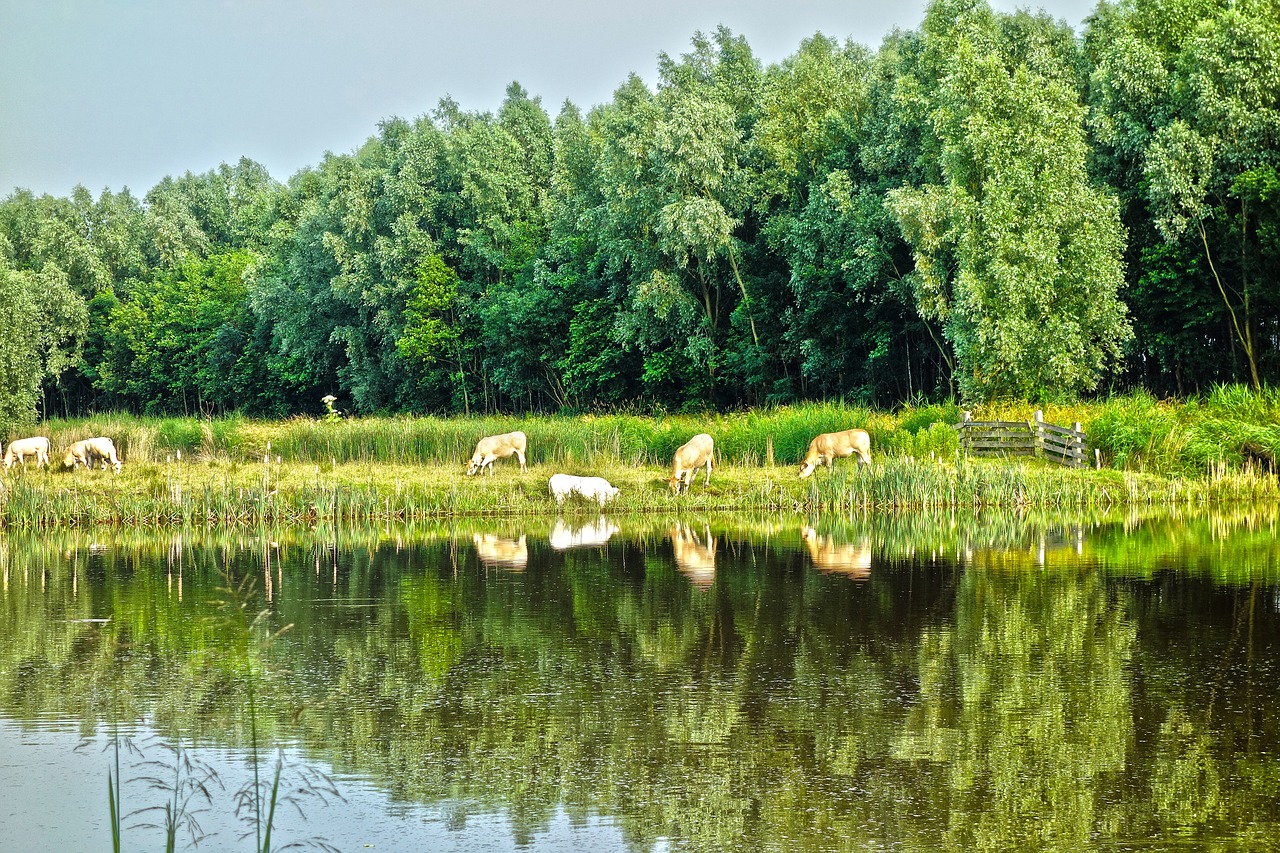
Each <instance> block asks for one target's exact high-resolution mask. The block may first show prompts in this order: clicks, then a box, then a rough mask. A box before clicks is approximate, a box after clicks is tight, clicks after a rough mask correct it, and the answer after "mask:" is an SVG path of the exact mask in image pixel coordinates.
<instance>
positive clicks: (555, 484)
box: [4, 429, 871, 509]
mask: <svg viewBox="0 0 1280 853" xmlns="http://www.w3.org/2000/svg"><path fill="white" fill-rule="evenodd" d="M528 448H529V438H528V436H526V435H525V434H524V433H523V432H520V431H519V430H516V431H515V432H507V433H503V434H502V435H490V436H486V437H484V438H482V439H480V441H479V442H477V443H476V450H475V453H473V454H472V455H471V461H470V462H469V463H468V464H467V476H469V477H470V476H473V475H475V474H484V473H488V474H490V475H492V474H493V463H494V462H496V461H498V460H499V459H507V458H510V457H512V456H514V457H516V460H517V461H518V462H519V463H520V470H521V471H524V470H526V460H525V453H526V452H527V451H528ZM50 449H51V443H50V441H49V439H48V438H46V437H44V436H35V437H33V438H19V439H16V440H14V441H12V442H10V443H9V447H8V449H7V450H6V451H5V454H4V467H5V470H8V469H10V468H12V467H13V465H14V463H15V462H16V463H18V464H19V465H21V466H22V468H23V469H24V470H25V469H26V467H27V459H28V458H29V457H30V458H32V459H34V461H35V465H36V467H37V468H42V467H44V466H46V465H48V464H49V451H50ZM715 449H716V445H715V440H714V439H713V438H712V437H711V436H709V435H707V434H706V433H705V432H700V433H698V434H697V435H695V436H694V437H693V438H691V439H689V440H688V441H686V442H685V443H684V444H682V445H681V446H680V447H679V449H677V450H676V452H675V457H674V458H673V459H672V461H671V476H670V477H668V478H667V483H668V484H669V485H670V486H671V489H672V490H673V491H674V492H675V493H676V494H682V493H684V492H687V491H688V490H689V487H690V486H691V485H693V481H694V479H695V478H696V477H697V474H698V471H700V470H702V469H703V468H705V469H706V472H707V476H706V480H705V481H704V485H710V483H711V467H712V465H713V464H714V460H715ZM850 456H857V457H858V462H859V464H863V465H869V464H871V437H870V436H869V435H867V432H866V430H861V429H847V430H843V431H841V432H827V433H823V434H822V435H819V436H817V437H816V438H814V439H813V441H811V442H809V450H808V452H806V453H805V456H804V460H803V461H802V462H801V464H800V477H801V478H802V479H803V478H805V477H808V476H809V475H810V474H812V473H813V472H814V469H816V468H817V467H818V466H819V465H826V466H827V467H828V468H830V467H832V466H833V465H834V464H835V461H836V460H837V459H847V458H848V457H850ZM62 463H63V464H64V465H65V466H66V467H68V468H71V469H73V470H74V469H75V468H77V467H79V466H81V465H83V466H84V467H85V468H87V469H89V470H93V469H94V468H96V467H97V466H98V464H99V463H101V465H102V467H103V468H104V469H105V468H107V467H108V466H110V467H113V468H115V471H116V473H117V474H119V473H120V468H121V464H120V459H119V457H118V456H117V455H116V446H115V443H114V442H113V441H112V440H111V439H110V438H106V437H105V436H102V437H98V438H86V439H83V440H81V441H77V442H75V443H74V444H72V445H71V446H70V447H68V448H67V452H66V455H65V456H64V457H63V460H62ZM547 485H548V486H549V488H550V489H551V495H552V497H554V498H555V500H556V505H557V506H563V505H564V502H565V500H566V499H567V498H569V497H570V496H572V495H577V496H579V497H581V498H583V499H585V500H589V501H595V502H597V503H598V504H600V507H601V508H602V509H603V508H604V505H605V504H606V503H608V502H609V501H611V500H613V499H614V498H616V497H617V496H618V489H617V488H615V487H614V486H612V485H610V483H609V481H608V480H606V479H604V478H603V477H582V476H578V475H576V474H552V475H551V479H550V480H549V481H548V483H547Z"/></svg>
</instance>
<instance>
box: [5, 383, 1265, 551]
mask: <svg viewBox="0 0 1280 853" xmlns="http://www.w3.org/2000/svg"><path fill="white" fill-rule="evenodd" d="M1031 408H1032V407H1031V406H1029V405H1026V404H1021V405H1014V404H1000V405H993V406H987V407H983V408H976V409H974V417H975V418H977V419H990V418H999V419H1025V418H1026V417H1028V416H1029V415H1030V412H1031ZM960 416H961V409H960V407H959V406H956V405H951V404H947V405H929V406H921V407H914V408H908V409H903V410H901V411H898V412H880V411H874V410H870V409H865V408H859V407H854V406H846V405H843V404H838V403H828V404H814V405H807V406H797V407H784V408H773V409H764V410H758V411H751V412H739V413H729V414H714V415H705V416H696V415H676V416H655V417H642V416H638V415H630V414H612V415H584V416H580V417H568V416H547V417H525V418H517V417H499V416H488V417H470V418H462V417H459V418H436V417H387V418H344V419H342V420H340V421H338V422H336V423H326V422H321V421H317V420H308V419H303V418H295V419H291V420H286V421H255V420H250V419H245V418H239V417H233V418H227V419H224V420H217V421H209V420H201V419H196V418H164V419H156V418H137V417H132V416H127V415H109V416H99V417H95V418H92V419H88V420H80V421H50V422H47V423H45V424H42V425H41V428H39V429H36V430H33V431H31V433H29V434H36V433H38V434H43V435H48V436H50V438H51V439H52V440H53V443H54V445H55V454H54V456H55V459H54V464H53V466H52V468H51V470H48V471H36V470H30V469H29V470H26V471H20V470H17V469H15V470H13V471H10V472H8V473H7V474H6V475H5V477H4V479H3V482H4V488H3V491H2V492H0V523H3V524H4V525H5V526H8V527H28V528H51V527H55V526H59V525H61V526H93V525H100V524H111V525H117V526H134V525H138V526H156V525H158V526H169V525H190V524H197V525H204V526H208V525H228V524H230V525H241V524H245V523H254V524H257V523H264V522H268V523H276V522H283V523H307V524H312V523H316V522H319V521H324V520H332V521H344V522H345V521H378V520H402V521H408V520H413V519H430V518H444V517H459V516H502V515H512V516H532V515H544V514H549V513H554V512H555V504H554V502H553V501H552V500H551V498H550V496H549V495H548V493H547V485H546V483H547V478H548V477H550V475H551V474H553V473H557V472H565V473H576V474H594V475H599V476H604V477H606V478H607V479H609V480H610V482H612V483H613V485H615V486H618V487H619V488H620V489H621V494H620V496H619V498H618V500H617V501H616V502H615V503H614V504H613V505H611V511H612V512H620V513H647V512H654V511H670V510H672V509H673V508H675V509H680V508H690V509H696V510H699V511H716V512H719V511H726V512H738V511H753V512H764V513H772V512H813V511H819V512H825V511H836V510H838V511H848V510H864V511H865V510H908V509H912V508H953V507H965V508H988V507H1007V508H1025V507H1045V508H1066V507H1070V508H1075V509H1083V508H1105V507H1110V506H1129V505H1156V504H1168V505H1202V504H1211V503H1222V502H1232V501H1260V500H1275V499H1276V498H1277V497H1278V496H1280V495H1278V492H1277V489H1278V486H1277V478H1276V477H1275V476H1274V474H1273V473H1272V471H1271V470H1270V469H1269V468H1268V467H1267V466H1266V462H1265V461H1264V460H1266V459H1267V458H1268V456H1270V458H1275V456H1277V455H1280V394H1278V393H1276V392H1272V391H1263V392H1257V393H1255V392H1252V391H1249V390H1247V389H1241V388H1238V387H1235V386H1231V387H1223V388H1219V389H1215V391H1214V392H1213V393H1211V394H1210V395H1208V396H1207V397H1205V398H1203V399H1194V400H1190V401H1187V402H1184V403H1178V404H1174V403H1169V402H1162V401H1157V400H1154V399H1153V398H1151V397H1150V396H1148V395H1144V394H1134V395H1129V396H1126V397H1118V398H1113V399H1109V400H1104V401H1100V402H1095V403H1088V404H1074V405H1071V406H1057V407H1049V408H1047V409H1046V410H1045V418H1046V420H1048V421H1050V422H1053V423H1060V424H1070V423H1073V422H1075V421H1079V422H1081V423H1083V424H1084V426H1085V431H1086V433H1087V434H1088V436H1089V441H1090V446H1091V447H1097V448H1099V449H1100V450H1101V451H1102V455H1103V459H1104V462H1105V463H1106V464H1105V467H1104V469H1103V470H1100V471H1071V470H1067V469H1063V468H1060V467H1057V466H1055V465H1053V464H1052V463H1047V462H1043V461H1039V460H1022V461H1007V462H1006V461H999V460H980V459H963V458H961V457H960V456H959V455H958V453H957V446H958V443H957V437H956V432H955V430H954V429H953V424H954V423H955V422H956V421H958V420H959V419H960ZM849 427H862V428H865V429H866V430H868V432H870V433H871V437H872V455H873V459H874V464H873V465H872V466H871V467H870V468H866V469H859V468H857V467H856V466H854V465H853V464H852V463H851V462H850V461H848V460H842V461H841V462H839V463H837V465H836V467H835V468H834V469H832V470H826V469H820V470H819V471H818V472H817V473H816V474H815V476H814V477H812V478H810V479H808V480H803V481H802V480H799V479H798V478H797V476H796V473H797V470H798V463H799V460H800V458H801V456H802V455H803V454H804V450H805V448H806V447H807V445H808V442H809V440H810V439H811V438H812V437H813V436H814V435H817V434H818V433H821V432H831V431H834V430H839V429H847V428H849ZM513 429H521V430H523V431H524V432H525V433H527V434H528V436H529V459H528V462H529V470H528V471H527V472H526V473H521V472H520V471H519V470H518V469H517V467H516V465H515V463H514V461H513V460H500V461H499V462H497V463H496V466H495V476H493V477H474V478H468V477H465V476H463V469H464V467H465V464H466V462H467V460H468V459H469V458H470V456H471V452H472V449H473V448H474V445H475V442H476V440H477V439H478V438H480V437H481V436H484V435H491V434H494V433H498V432H507V431H510V430H513ZM697 432H709V433H711V435H712V436H714V437H715V439H716V449H717V467H716V470H715V473H714V474H713V477H712V482H711V486H710V487H705V486H703V485H702V483H701V480H698V481H696V484H695V485H694V487H693V489H692V493H691V494H689V495H685V496H682V497H680V498H679V499H677V498H675V497H674V496H673V495H672V494H671V493H670V492H669V491H668V489H667V485H666V483H665V478H666V477H667V476H668V473H669V471H668V468H667V466H668V464H669V460H670V458H671V455H672V454H673V453H674V451H675V449H676V448H677V447H678V446H679V445H680V444H682V443H684V442H685V441H686V440H687V439H688V438H689V437H690V436H691V435H693V434H694V433H697ZM93 435H108V436H111V437H112V438H113V439H114V440H115V442H116V445H117V448H118V449H119V451H120V455H121V458H122V459H123V461H124V466H125V467H124V471H123V473H121V474H120V475H114V474H111V473H109V472H103V471H93V472H87V471H84V470H83V469H81V470H80V471H76V472H71V471H68V470H65V469H64V468H63V467H62V465H61V456H62V453H61V452H60V451H59V450H57V448H65V447H66V446H67V445H68V444H70V443H71V442H72V441H75V440H77V439H80V438H85V437H89V436H93ZM17 437H19V436H16V435H15V436H9V437H8V438H9V439H12V438H17ZM566 511H567V512H593V511H595V507H594V505H587V504H585V503H581V502H572V501H571V503H570V505H569V506H568V508H567V509H566Z"/></svg>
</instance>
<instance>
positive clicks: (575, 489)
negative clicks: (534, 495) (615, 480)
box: [547, 474, 618, 509]
mask: <svg viewBox="0 0 1280 853" xmlns="http://www.w3.org/2000/svg"><path fill="white" fill-rule="evenodd" d="M547 485H549V486H550V487H551V494H552V496H553V497H555V499H556V506H557V507H562V506H564V499H565V498H567V497H569V495H575V494H576V495H581V496H582V497H584V498H586V499H587V500H589V501H597V502H598V503H599V504H600V508H601V509H604V505H605V502H607V501H610V500H613V499H614V498H616V497H617V496H618V490H617V489H615V488H614V487H613V486H611V485H609V481H608V480H606V479H605V478H604V477H575V476H574V475H573V474H552V475H551V479H550V480H549V481H548V483H547Z"/></svg>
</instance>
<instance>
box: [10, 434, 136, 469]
mask: <svg viewBox="0 0 1280 853" xmlns="http://www.w3.org/2000/svg"><path fill="white" fill-rule="evenodd" d="M51 448H52V443H51V442H50V441H49V439H47V438H45V437H44V436H43V435H37V436H35V437H33V438H19V439H16V440H14V441H11V442H9V449H8V450H6V451H5V453H4V469H5V470H6V471H8V470H9V469H10V468H12V467H13V463H15V462H17V463H18V464H19V465H21V466H22V468H23V470H26V467H27V457H31V458H33V459H34V460H35V465H36V467H37V468H43V467H44V466H46V465H48V464H49V451H50V449H51ZM99 462H101V463H102V467H103V468H106V467H107V466H108V465H109V466H111V467H112V468H115V469H116V473H117V474H119V473H120V467H121V465H120V459H119V457H117V456H116V445H115V442H113V441H112V440H111V439H109V438H106V437H98V438H86V439H84V440H82V441H77V442H76V443H75V444H72V445H71V446H70V447H68V448H67V454H66V456H64V457H63V458H62V464H63V465H66V466H67V467H68V468H71V469H72V470H74V469H75V468H78V467H79V466H81V465H83V466H84V467H86V468H88V469H89V470H90V471H92V470H93V469H94V468H95V467H97V465H98V463H99Z"/></svg>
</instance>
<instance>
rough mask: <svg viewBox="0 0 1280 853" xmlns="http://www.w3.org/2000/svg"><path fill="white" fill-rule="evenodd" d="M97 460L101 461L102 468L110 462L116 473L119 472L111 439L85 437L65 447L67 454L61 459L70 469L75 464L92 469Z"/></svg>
mask: <svg viewBox="0 0 1280 853" xmlns="http://www.w3.org/2000/svg"><path fill="white" fill-rule="evenodd" d="M98 462H101V463H102V467H103V468H106V467H107V465H108V464H111V465H112V466H114V467H115V469H116V473H117V474H119V473H120V460H119V459H117V458H116V445H115V442H113V441H112V440H111V439H109V438H86V439H85V440H84V441H77V442H76V443H75V444H73V445H71V447H69V448H67V456H66V458H65V459H63V460H62V464H63V465H66V466H67V467H68V468H71V469H72V470H74V469H75V468H76V466H77V465H83V466H84V467H86V468H88V469H89V470H90V471H92V470H93V468H94V466H95V465H96V464H97V463H98Z"/></svg>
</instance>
